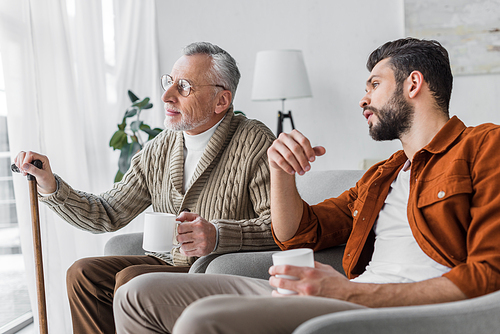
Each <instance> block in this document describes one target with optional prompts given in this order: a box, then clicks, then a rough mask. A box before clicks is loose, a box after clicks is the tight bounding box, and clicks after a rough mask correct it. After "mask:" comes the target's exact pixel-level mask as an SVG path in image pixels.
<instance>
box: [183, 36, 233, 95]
mask: <svg viewBox="0 0 500 334" xmlns="http://www.w3.org/2000/svg"><path fill="white" fill-rule="evenodd" d="M196 54H205V55H207V56H210V57H211V58H212V70H211V71H210V73H208V75H209V79H210V80H212V82H213V83H214V84H220V85H222V86H223V87H224V88H225V89H228V90H230V91H231V94H232V96H233V99H234V95H235V94H236V88H237V87H238V82H239V81H240V77H241V75H240V71H239V70H238V65H236V60H234V58H233V57H231V55H230V54H229V53H228V52H227V51H225V50H223V49H222V48H220V47H219V46H217V45H215V44H212V43H209V42H195V43H191V44H189V45H188V46H186V47H185V48H184V55H186V56H192V55H196Z"/></svg>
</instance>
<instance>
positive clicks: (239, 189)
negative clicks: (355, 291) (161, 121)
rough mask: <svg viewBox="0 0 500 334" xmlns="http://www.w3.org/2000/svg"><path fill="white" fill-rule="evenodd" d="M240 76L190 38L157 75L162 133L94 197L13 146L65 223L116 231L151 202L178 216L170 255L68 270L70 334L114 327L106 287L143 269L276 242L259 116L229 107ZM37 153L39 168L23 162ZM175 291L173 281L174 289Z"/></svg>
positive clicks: (267, 141)
mask: <svg viewBox="0 0 500 334" xmlns="http://www.w3.org/2000/svg"><path fill="white" fill-rule="evenodd" d="M239 78H240V73H239V70H238V67H237V65H236V62H235V60H234V59H233V58H232V57H231V56H230V55H229V54H228V53H227V52H226V51H224V50H222V49H221V48H220V47H218V46H216V45H212V44H210V43H193V44H191V45H188V46H187V47H186V48H185V49H184V55H183V56H182V57H181V58H180V59H179V60H178V61H177V62H176V63H175V64H174V66H173V68H172V71H171V73H170V74H168V75H163V76H162V80H161V83H162V87H163V89H164V90H165V92H164V94H163V96H162V100H163V102H164V103H165V127H166V128H167V129H166V130H165V131H163V132H162V133H160V134H159V135H158V136H157V137H156V138H155V139H154V140H152V141H150V142H149V143H148V144H147V145H146V146H145V147H144V149H143V150H142V151H140V152H139V153H138V154H136V155H135V156H134V157H133V159H132V164H131V167H130V170H129V171H128V172H127V173H126V174H125V176H124V177H123V180H122V181H121V182H119V183H116V184H115V185H114V187H113V189H111V190H110V191H108V192H105V193H103V194H101V195H98V196H97V195H93V194H88V193H83V192H80V191H75V190H73V189H72V188H71V187H70V186H69V185H68V184H67V183H66V182H64V181H63V180H62V178H61V177H59V176H57V175H55V174H53V173H52V171H51V168H50V165H49V160H48V159H47V157H45V156H43V155H40V154H37V153H33V152H27V153H25V152H21V153H19V154H18V156H17V157H16V159H15V163H16V165H17V166H18V167H19V168H20V169H21V170H22V171H23V172H24V173H25V174H26V173H30V174H33V175H34V176H35V177H36V178H37V181H38V191H39V193H40V194H41V196H40V201H41V202H43V203H46V204H47V205H49V207H50V208H52V209H53V210H54V211H55V212H56V213H57V214H59V215H60V216H61V217H62V218H63V219H65V220H66V221H68V222H69V223H70V224H72V225H74V226H76V227H78V228H81V229H84V230H88V231H92V232H96V233H99V232H107V231H116V230H118V229H120V228H122V227H124V226H125V225H127V224H128V223H129V222H130V221H131V220H132V219H133V218H134V217H136V216H137V215H138V214H140V213H141V212H142V211H144V210H145V209H146V208H148V207H149V206H150V205H152V207H153V210H154V211H158V212H168V213H173V214H176V215H179V216H178V218H177V220H179V221H182V222H183V223H182V224H181V225H179V227H178V232H179V235H178V241H179V243H182V246H181V247H180V248H179V249H177V248H175V249H173V250H172V252H170V253H166V254H162V253H155V254H149V255H144V256H108V257H97V258H86V259H81V260H78V261H76V262H75V264H74V265H73V266H72V267H71V268H70V269H69V270H68V275H67V288H68V296H69V300H70V306H71V315H72V320H73V330H74V332H75V333H114V332H115V327H114V322H113V313H112V312H113V308H112V302H113V295H114V291H115V290H116V289H117V288H118V287H119V286H120V285H121V284H124V283H125V282H127V281H128V280H129V279H131V278H132V277H135V276H137V275H141V274H144V273H147V272H158V271H160V272H164V271H166V272H187V271H188V269H189V266H190V265H191V264H192V263H193V262H194V260H195V259H196V257H199V256H203V255H207V254H210V253H227V252H234V251H249V250H268V249H273V248H277V246H276V243H275V242H274V240H273V237H272V233H271V227H270V203H269V202H270V199H269V176H270V173H269V166H268V162H267V149H268V148H269V146H270V145H271V144H272V142H273V140H274V139H275V137H274V135H273V134H272V132H271V131H270V130H269V129H268V128H267V127H266V126H265V125H263V124H262V123H261V122H258V121H256V120H249V119H247V118H245V117H244V116H242V115H235V114H234V113H233V107H232V102H233V98H234V94H235V92H236V87H237V85H238V81H239ZM34 159H40V160H41V161H42V163H43V168H42V169H40V170H38V169H36V168H34V167H32V166H31V164H29V162H31V161H33V160H34ZM172 288H173V289H175V287H172Z"/></svg>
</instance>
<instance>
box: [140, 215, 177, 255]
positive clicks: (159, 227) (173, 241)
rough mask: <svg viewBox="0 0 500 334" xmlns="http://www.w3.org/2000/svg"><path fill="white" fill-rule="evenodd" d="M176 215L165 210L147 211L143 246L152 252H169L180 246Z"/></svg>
mask: <svg viewBox="0 0 500 334" xmlns="http://www.w3.org/2000/svg"><path fill="white" fill-rule="evenodd" d="M175 219H176V216H175V215H173V214H171V213H164V212H146V215H145V217H144V237H143V240H142V248H144V249H145V250H147V251H151V252H167V251H170V250H171V249H172V248H173V247H179V246H180V245H179V243H178V242H177V226H178V224H180V222H178V221H176V220H175Z"/></svg>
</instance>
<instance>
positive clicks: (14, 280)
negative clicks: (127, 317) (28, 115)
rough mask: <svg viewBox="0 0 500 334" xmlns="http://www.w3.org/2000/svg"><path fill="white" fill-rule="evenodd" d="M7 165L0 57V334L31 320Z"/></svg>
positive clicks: (7, 150)
mask: <svg viewBox="0 0 500 334" xmlns="http://www.w3.org/2000/svg"><path fill="white" fill-rule="evenodd" d="M10 165H11V158H10V152H9V137H8V129H7V103H6V100H5V85H4V80H3V70H2V62H1V54H0V300H1V301H2V302H1V303H0V333H4V332H7V330H8V329H10V328H12V327H16V328H21V327H22V325H23V324H27V323H30V322H32V321H33V320H32V317H31V305H30V298H29V295H28V287H27V284H26V275H25V271H24V260H23V255H22V253H21V240H20V236H19V226H18V223H17V214H16V199H15V197H14V186H13V183H12V172H11V170H10ZM7 327H9V328H7Z"/></svg>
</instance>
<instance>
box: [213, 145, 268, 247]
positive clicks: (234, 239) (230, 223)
mask: <svg viewBox="0 0 500 334" xmlns="http://www.w3.org/2000/svg"><path fill="white" fill-rule="evenodd" d="M254 170H255V173H254V175H253V178H252V180H251V182H250V183H249V192H250V198H251V201H252V204H253V207H254V211H255V212H256V213H257V214H258V217H257V218H252V219H244V220H226V219H217V220H213V221H212V222H213V223H215V224H217V226H218V228H219V245H218V247H217V249H216V251H215V252H214V253H229V252H237V251H261V250H270V249H278V247H277V245H276V243H275V242H274V239H273V236H272V232H271V209H270V186H269V180H270V173H269V165H268V163H267V155H265V156H263V157H261V158H260V159H259V161H256V167H255V168H254Z"/></svg>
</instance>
